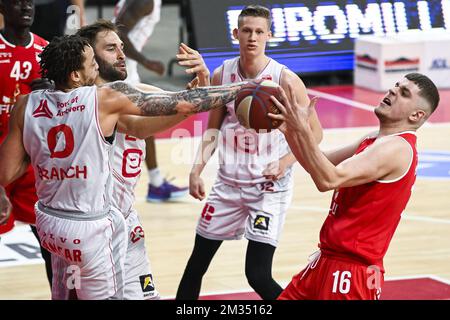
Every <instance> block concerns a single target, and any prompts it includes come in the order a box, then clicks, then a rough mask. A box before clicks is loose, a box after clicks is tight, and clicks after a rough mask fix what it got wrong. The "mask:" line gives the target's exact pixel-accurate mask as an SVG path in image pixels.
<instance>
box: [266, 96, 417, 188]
mask: <svg viewBox="0 0 450 320" xmlns="http://www.w3.org/2000/svg"><path fill="white" fill-rule="evenodd" d="M288 96H289V98H288V97H287V96H286V94H285V93H284V92H283V93H282V97H283V98H282V100H283V104H281V103H279V102H278V101H276V99H274V101H275V103H276V105H277V106H278V107H279V108H280V110H281V111H282V115H281V116H279V117H277V116H276V115H272V116H271V117H273V118H275V119H280V120H284V121H285V122H286V124H285V125H286V130H285V131H284V134H285V136H286V140H287V141H288V143H289V146H290V147H291V150H292V152H293V153H294V155H295V157H296V158H297V160H298V161H299V162H300V164H301V165H302V166H303V167H304V168H305V169H306V170H307V171H308V172H309V174H310V175H311V177H312V179H313V181H314V183H315V184H316V186H317V188H318V189H319V191H322V192H323V191H328V190H333V189H336V188H339V187H351V186H355V185H361V184H365V183H368V182H372V181H375V180H390V179H395V178H397V177H399V176H401V175H402V174H403V173H404V172H405V171H406V170H407V168H408V166H409V164H410V161H411V159H412V152H411V147H410V146H409V144H408V143H407V142H406V141H405V140H403V139H402V138H400V137H396V136H388V137H382V138H379V139H378V140H377V141H376V142H375V143H374V144H373V145H372V146H370V147H369V148H367V149H366V150H364V151H363V152H361V153H359V154H357V155H354V156H352V157H350V158H348V159H346V160H344V161H342V162H341V163H340V164H338V165H334V164H333V163H332V162H331V161H330V160H328V158H327V157H326V156H325V155H324V154H323V153H322V152H321V150H320V149H319V146H318V144H317V142H316V141H315V138H314V135H313V133H312V130H311V128H310V126H309V124H308V121H307V119H308V117H309V113H310V110H311V109H312V108H314V105H315V102H316V100H315V99H313V101H311V103H310V105H309V106H308V107H300V105H299V103H298V101H297V100H296V99H295V97H293V95H292V88H291V87H290V88H289V92H288ZM293 105H295V106H293Z"/></svg>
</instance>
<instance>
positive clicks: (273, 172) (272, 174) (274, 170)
mask: <svg viewBox="0 0 450 320" xmlns="http://www.w3.org/2000/svg"><path fill="white" fill-rule="evenodd" d="M285 171H286V166H285V165H284V162H283V161H281V160H280V161H273V162H271V163H269V164H268V165H267V167H266V168H265V169H264V170H263V172H262V174H263V176H264V178H266V179H270V180H272V181H277V180H279V179H281V178H282V177H283V176H284V173H285Z"/></svg>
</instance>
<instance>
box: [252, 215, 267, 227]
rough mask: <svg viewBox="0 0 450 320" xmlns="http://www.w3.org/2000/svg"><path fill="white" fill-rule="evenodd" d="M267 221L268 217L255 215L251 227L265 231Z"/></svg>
mask: <svg viewBox="0 0 450 320" xmlns="http://www.w3.org/2000/svg"><path fill="white" fill-rule="evenodd" d="M269 222H270V218H269V217H266V216H262V215H257V216H256V218H255V222H254V223H253V228H255V229H259V230H265V231H267V230H269Z"/></svg>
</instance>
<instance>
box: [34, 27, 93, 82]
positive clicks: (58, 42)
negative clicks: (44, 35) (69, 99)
mask: <svg viewBox="0 0 450 320" xmlns="http://www.w3.org/2000/svg"><path fill="white" fill-rule="evenodd" d="M87 46H89V42H88V41H87V40H86V39H84V38H82V37H80V36H79V35H76V34H74V35H66V36H62V37H55V38H53V40H52V41H50V43H49V44H48V45H47V46H46V47H45V48H44V50H43V51H42V52H41V54H40V55H39V56H40V58H41V61H40V62H39V64H40V65H41V75H42V78H48V79H50V80H53V81H54V82H55V85H56V86H61V85H62V86H66V85H67V84H68V80H69V75H70V73H71V72H73V71H77V70H81V69H82V68H83V63H84V59H85V58H84V55H83V52H84V50H85V48H86V47H87Z"/></svg>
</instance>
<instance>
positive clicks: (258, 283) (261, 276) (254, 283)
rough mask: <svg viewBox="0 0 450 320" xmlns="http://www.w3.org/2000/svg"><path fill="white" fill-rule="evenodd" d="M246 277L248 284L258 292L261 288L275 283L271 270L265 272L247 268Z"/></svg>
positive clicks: (260, 269) (259, 269)
mask: <svg viewBox="0 0 450 320" xmlns="http://www.w3.org/2000/svg"><path fill="white" fill-rule="evenodd" d="M245 276H246V277H247V281H248V284H249V285H250V286H251V287H252V288H253V289H254V290H255V291H257V292H258V289H259V288H261V287H264V286H265V285H266V284H267V283H270V282H271V281H273V279H272V275H271V272H270V270H264V269H262V268H249V267H247V268H246V269H245Z"/></svg>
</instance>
